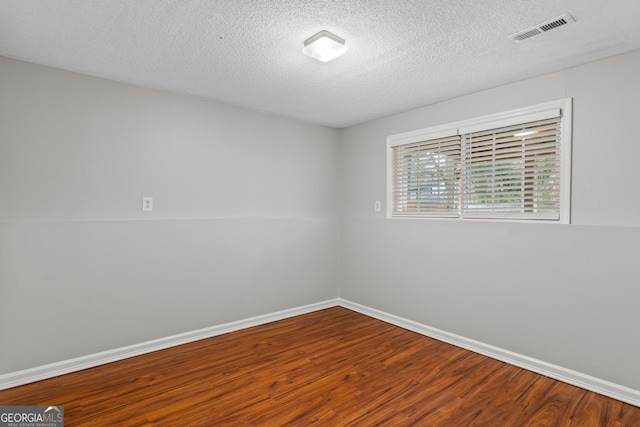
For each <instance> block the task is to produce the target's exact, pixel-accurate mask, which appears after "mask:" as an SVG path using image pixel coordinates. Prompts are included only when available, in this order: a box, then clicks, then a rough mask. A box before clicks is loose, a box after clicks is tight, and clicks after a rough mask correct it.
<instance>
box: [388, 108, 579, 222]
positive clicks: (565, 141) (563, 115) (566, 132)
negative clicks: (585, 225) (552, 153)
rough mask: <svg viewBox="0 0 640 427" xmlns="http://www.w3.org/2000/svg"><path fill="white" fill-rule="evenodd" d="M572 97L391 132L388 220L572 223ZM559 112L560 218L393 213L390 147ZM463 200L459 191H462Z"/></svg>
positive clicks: (504, 124)
mask: <svg viewBox="0 0 640 427" xmlns="http://www.w3.org/2000/svg"><path fill="white" fill-rule="evenodd" d="M572 104H573V98H564V99H560V100H556V101H551V102H545V103H542V104H537V105H532V106H529V107H523V108H517V109H514V110H509V111H504V112H500V113H495V114H489V115H486V116H481V117H476V118H472V119H468V120H462V121H458V122H453V123H448V124H444V125H438V126H433V127H429V128H424V129H418V130H414V131H410V132H404V133H400V134H395V135H390V136H388V137H387V194H386V195H387V209H386V217H387V218H389V219H447V220H465V221H466V220H469V221H506V222H535V223H552V224H570V222H571V163H572V158H571V157H572V121H573V112H572V106H573V105H572ZM554 111H558V112H559V114H560V123H561V126H560V164H559V166H560V209H559V219H549V218H536V217H534V216H531V217H525V218H520V217H514V216H513V215H508V214H507V215H502V216H501V215H496V214H495V213H494V214H490V215H487V216H476V215H473V216H463V215H458V216H453V217H452V216H451V215H446V214H444V213H443V214H442V215H433V214H430V215H428V216H426V215H425V216H422V215H419V214H418V215H415V216H411V215H401V216H400V215H396V216H394V213H393V172H394V170H393V148H394V147H397V146H402V145H407V144H415V143H420V142H424V141H428V140H434V139H438V138H443V137H446V136H451V135H459V136H460V137H461V138H462V136H463V135H464V133H465V132H467V131H468V130H469V129H474V130H477V129H497V128H500V127H503V126H506V125H510V124H518V123H523V124H524V123H527V122H529V121H533V120H529V119H531V118H533V119H535V118H536V117H541V116H545V115H548V114H552V113H553V112H554ZM461 201H462V194H461Z"/></svg>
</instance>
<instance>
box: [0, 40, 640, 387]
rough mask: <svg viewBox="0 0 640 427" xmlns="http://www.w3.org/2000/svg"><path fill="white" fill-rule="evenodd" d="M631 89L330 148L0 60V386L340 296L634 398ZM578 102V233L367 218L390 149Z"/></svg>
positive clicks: (522, 98)
mask: <svg viewBox="0 0 640 427" xmlns="http://www.w3.org/2000/svg"><path fill="white" fill-rule="evenodd" d="M638 70H640V52H634V53H631V54H627V55H623V56H619V57H616V58H612V59H609V60H605V61H600V62H597V63H593V64H589V65H586V66H582V67H578V68H574V69H571V70H567V71H564V72H560V73H555V74H551V75H547V76H544V77H541V78H537V79H532V80H527V81H523V82H520V83H516V84H513V85H508V86H504V87H500V88H496V89H493V90H489V91H485V92H481V93H476V94H472V95H469V96H466V97H462V98H458V99H454V100H451V101H448V102H444V103H441V104H438V105H434V106H428V107H424V108H421V109H418V110H414V111H411V112H407V113H404V114H400V115H396V116H391V117H387V118H383V119H380V120H376V121H373V122H370V123H366V124H363V125H360V126H356V127H352V128H348V129H344V130H341V131H336V130H332V129H328V128H324V127H320V126H313V125H308V124H303V123H298V122H294V121H288V120H285V119H280V118H277V117H272V116H265V115H260V114H257V113H251V112H247V111H244V110H240V109H235V108H232V107H227V106H222V105H218V104H215V103H209V102H203V101H198V100H194V99H190V98H185V97H180V96H175V95H170V94H165V93H160V92H155V91H151V90H146V89H142V88H136V87H132V86H128V85H123V84H119V83H115V82H109V81H105V80H101V79H96V78H91V77H87V76H81V75H76V74H73V73H68V72H64V71H59V70H54V69H48V68H45V67H40V66H36V65H31V64H26V63H23V62H19V61H14V60H9V59H6V58H0V125H1V126H0V342H2V343H3V345H2V351H0V374H2V373H7V372H13V371H16V370H19V369H24V368H29V367H33V366H38V365H41V364H45V363H50V362H55V361H60V360H65V359H69V358H72V357H76V356H82V355H86V354H91V353H95V352H98V351H103V350H109V349H113V348H117V347H121V346H124V345H129V344H135V343H139V342H142V341H146V340H150V339H154V338H160V337H165V336H168V335H172V334H176V333H180V332H186V331H191V330H194V329H198V328H202V327H207V326H212V325H217V324H220V323H224V322H228V321H233V320H239V319H244V318H247V317H251V316H255V315H259V314H264V313H269V312H273V311H277V310H281V309H286V308H291V307H296V306H300V305H303V304H307V303H313V302H318V301H322V300H325V299H328V298H334V297H335V296H337V295H338V294H340V296H342V297H344V298H347V299H350V300H352V301H354V302H358V303H362V304H365V305H368V306H371V307H374V308H378V309H381V310H384V311H387V312H389V313H392V314H396V315H399V316H403V317H406V318H409V319H412V320H415V321H418V322H421V323H424V324H427V325H430V326H434V327H437V328H441V329H443V330H446V331H449V332H453V333H457V334H461V335H463V336H466V337H469V338H473V339H476V340H479V341H483V342H485V343H488V344H493V345H496V346H499V347H502V348H505V349H509V350H512V351H516V352H518V353H522V354H525V355H528V356H532V357H536V358H539V359H542V360H545V361H547V362H550V363H554V364H557V365H561V366H565V367H567V368H571V369H575V370H577V371H580V372H584V373H587V374H591V375H594V376H596V377H599V378H603V379H607V380H610V381H613V382H615V383H619V384H623V385H627V386H630V387H633V388H635V389H640V370H638V369H637V354H639V353H640V342H639V341H638V340H637V325H638V324H640V313H639V310H638V308H637V307H638V303H637V302H638V301H639V300H640V286H639V285H640V273H639V272H638V266H637V263H638V243H640V227H639V226H640V215H638V212H640V197H636V195H635V193H634V192H635V183H636V182H638V179H637V176H636V170H637V167H635V163H636V159H637V158H640V141H639V139H640V137H639V136H638V133H637V132H635V131H634V130H633V125H634V124H635V122H636V121H637V115H638V111H639V108H638V102H640V101H638V100H639V99H640V84H639V83H638V81H637V77H636V76H637V74H638ZM569 96H571V97H573V98H574V165H573V194H572V206H573V215H572V220H573V224H571V225H566V226H562V225H550V224H531V223H529V224H524V223H505V222H487V221H484V222H470V221H468V222H459V221H447V220H388V219H385V218H384V216H383V213H376V212H374V211H373V202H374V201H375V200H381V201H383V203H384V200H385V177H386V175H385V174H386V171H385V164H386V163H385V155H386V153H385V139H386V137H387V136H388V135H391V134H395V133H400V132H406V131H410V130H415V129H420V128H424V127H428V126H433V125H440V124H444V123H448V122H452V121H457V120H463V119H467V118H471V117H476V116H480V115H484V114H490V113H495V112H500V111H504V110H509V109H513V108H517V107H522V106H528V105H532V104H536V103H540V102H545V101H550V100H555V99H559V98H564V97H569ZM142 196H153V197H154V204H155V211H154V212H152V213H142V212H141V210H140V205H141V197H142ZM383 211H384V209H383ZM531 265H533V266H534V267H530V266H531Z"/></svg>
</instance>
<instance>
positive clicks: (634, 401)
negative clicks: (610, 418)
mask: <svg viewBox="0 0 640 427" xmlns="http://www.w3.org/2000/svg"><path fill="white" fill-rule="evenodd" d="M335 306H341V307H344V308H348V309H350V310H353V311H357V312H358V313H362V314H364V315H367V316H370V317H373V318H375V319H379V320H382V321H384V322H387V323H390V324H392V325H396V326H399V327H401V328H404V329H408V330H410V331H413V332H417V333H419V334H421V335H425V336H428V337H431V338H435V339H437V340H439V341H443V342H446V343H449V344H452V345H455V346H457V347H461V348H464V349H467V350H470V351H473V352H475V353H479V354H482V355H485V356H488V357H491V358H493V359H497V360H501V361H503V362H505V363H508V364H510V365H514V366H518V367H520V368H524V369H527V370H529V371H532V372H536V373H538V374H542V375H545V376H547V377H550V378H554V379H556V380H559V381H562V382H565V383H568V384H572V385H575V386H577V387H581V388H584V389H586V390H590V391H593V392H596V393H599V394H602V395H604V396H608V397H611V398H613V399H617V400H620V401H623V402H626V403H629V404H631V405H634V406H638V407H640V391H638V390H635V389H632V388H629V387H625V386H622V385H619V384H615V383H612V382H609V381H605V380H602V379H600V378H596V377H592V376H590V375H586V374H583V373H581V372H577V371H573V370H571V369H567V368H563V367H562V366H558V365H553V364H551V363H547V362H544V361H542V360H538V359H534V358H532V357H528V356H524V355H522V354H518V353H514V352H512V351H509V350H505V349H502V348H499V347H495V346H492V345H489V344H485V343H482V342H479V341H475V340H472V339H469V338H466V337H463V336H460V335H456V334H452V333H450V332H446V331H443V330H440V329H437V328H433V327H431V326H427V325H423V324H421V323H418V322H414V321H413V320H409V319H405V318H402V317H399V316H396V315H393V314H389V313H386V312H384V311H380V310H376V309H374V308H371V307H367V306H364V305H361V304H358V303H355V302H352V301H349V300H345V299H342V298H336V299H332V300H327V301H323V302H319V303H315V304H309V305H305V306H301V307H297V308H292V309H288V310H282V311H278V312H275V313H269V314H265V315H262V316H256V317H251V318H248V319H244V320H238V321H235V322H230V323H224V324H222V325H217V326H212V327H209V328H204V329H199V330H196V331H191V332H186V333H183V334H178V335H173V336H170V337H166V338H160V339H157V340H153V341H147V342H143V343H140V344H134V345H130V346H126V347H121V348H117V349H114V350H108V351H103V352H100V353H95V354H90V355H87V356H82V357H77V358H74V359H69V360H64V361H62V362H56V363H51V364H48V365H43V366H37V367H35V368H30V369H24V370H22V371H17V372H11V373H8V374H4V375H0V390H4V389H7V388H11V387H16V386H19V385H23V384H28V383H32V382H35V381H40V380H44V379H47V378H52V377H56V376H58V375H63V374H68V373H71V372H76V371H80V370H83V369H88V368H92V367H94V366H99V365H104V364H106V363H110V362H115V361H118V360H123V359H127V358H129V357H134V356H139V355H141V354H146V353H151V352H153V351H157V350H162V349H165V348H169V347H174V346H177V345H181V344H186V343H189V342H193V341H197V340H201V339H204V338H210V337H214V336H217V335H222V334H226V333H228V332H233V331H237V330H240V329H245V328H250V327H252V326H258V325H263V324H265V323H270V322H275V321H276V320H282V319H286V318H289V317H293V316H298V315H301V314H306V313H311V312H313V311H318V310H322V309H325V308H329V307H335Z"/></svg>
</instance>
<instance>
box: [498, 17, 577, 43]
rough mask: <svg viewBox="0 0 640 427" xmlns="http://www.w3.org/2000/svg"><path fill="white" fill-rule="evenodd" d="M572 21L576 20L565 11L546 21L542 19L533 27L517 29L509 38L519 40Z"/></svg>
mask: <svg viewBox="0 0 640 427" xmlns="http://www.w3.org/2000/svg"><path fill="white" fill-rule="evenodd" d="M574 22H576V20H575V19H573V18H572V17H571V15H569V14H568V13H565V14H564V15H560V16H558V17H556V18H553V19H549V20H548V21H544V22H542V23H540V24H538V25H534V26H533V27H529V28H527V29H524V30H522V31H518V32H517V33H513V34H511V35H510V36H509V38H510V39H512V40H515V41H517V42H521V41H523V40H526V39H530V38H531V37H534V36H537V35H538V34H542V33H546V32H547V31H551V30H553V29H555V28H558V27H563V26H565V25H569V24H571V23H574Z"/></svg>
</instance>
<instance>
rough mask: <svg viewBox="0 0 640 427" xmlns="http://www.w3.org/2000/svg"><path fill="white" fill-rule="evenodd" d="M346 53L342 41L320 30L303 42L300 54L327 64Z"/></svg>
mask: <svg viewBox="0 0 640 427" xmlns="http://www.w3.org/2000/svg"><path fill="white" fill-rule="evenodd" d="M346 51H347V47H346V46H345V45H344V39H341V38H340V37H338V36H336V35H335V34H331V33H330V32H329V31H325V30H322V31H320V32H319V33H318V34H316V35H314V36H311V37H309V38H308V39H306V40H305V41H304V49H302V52H303V53H304V54H305V55H309V56H310V57H312V58H316V59H317V60H318V61H322V62H327V61H331V60H332V59H334V58H337V57H338V56H340V55H342V54H343V53H345V52H346Z"/></svg>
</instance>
